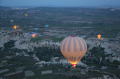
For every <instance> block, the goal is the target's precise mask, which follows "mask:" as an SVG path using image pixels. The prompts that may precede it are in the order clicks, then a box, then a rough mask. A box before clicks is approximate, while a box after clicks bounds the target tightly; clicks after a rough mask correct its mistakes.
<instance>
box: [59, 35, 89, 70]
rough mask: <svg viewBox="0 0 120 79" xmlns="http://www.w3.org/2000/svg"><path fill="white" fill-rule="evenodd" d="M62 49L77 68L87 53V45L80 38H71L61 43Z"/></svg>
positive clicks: (64, 54)
mask: <svg viewBox="0 0 120 79" xmlns="http://www.w3.org/2000/svg"><path fill="white" fill-rule="evenodd" d="M60 49H61V52H62V54H63V56H64V57H65V58H66V59H67V60H68V62H69V63H70V64H71V65H72V67H73V68H75V67H76V65H77V64H78V63H79V61H80V60H81V59H82V57H83V56H84V55H85V53H86V51H87V44H86V42H85V40H84V39H82V38H80V37H75V36H69V37H66V38H65V39H64V40H63V41H62V42H61V46H60Z"/></svg>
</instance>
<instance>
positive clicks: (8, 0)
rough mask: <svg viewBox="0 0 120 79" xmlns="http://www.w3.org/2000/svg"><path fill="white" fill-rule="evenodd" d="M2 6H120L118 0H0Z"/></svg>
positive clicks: (119, 0)
mask: <svg viewBox="0 0 120 79" xmlns="http://www.w3.org/2000/svg"><path fill="white" fill-rule="evenodd" d="M0 5H3V6H50V7H54V6H63V7H64V6H67V7H68V6H70V7H71V6H72V7H73V6H75V7H79V6H85V7H88V6H91V7H92V6H98V7H100V6H102V7H104V6H105V7H111V6H112V7H116V6H120V0H0Z"/></svg>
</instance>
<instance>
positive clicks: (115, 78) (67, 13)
mask: <svg viewBox="0 0 120 79" xmlns="http://www.w3.org/2000/svg"><path fill="white" fill-rule="evenodd" d="M119 12H120V9H119V8H116V9H115V8H98V9H96V8H47V7H43V8H42V7H38V8H9V7H0V79H48V78H49V79H53V78H56V79H61V78H65V79H119V78H120V74H119V73H120V27H119V25H120V14H119ZM102 27H104V29H103V28H102ZM98 34H101V36H102V39H98V38H97V35H98ZM70 35H74V36H79V37H81V38H84V39H85V41H86V43H87V47H88V51H87V53H86V55H85V57H83V59H82V60H81V62H79V63H78V65H77V68H76V69H72V68H71V66H70V64H69V63H68V62H67V60H66V59H65V58H64V57H63V56H62V55H61V53H60V52H61V51H60V44H61V41H62V40H63V39H64V38H66V37H67V36H70Z"/></svg>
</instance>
